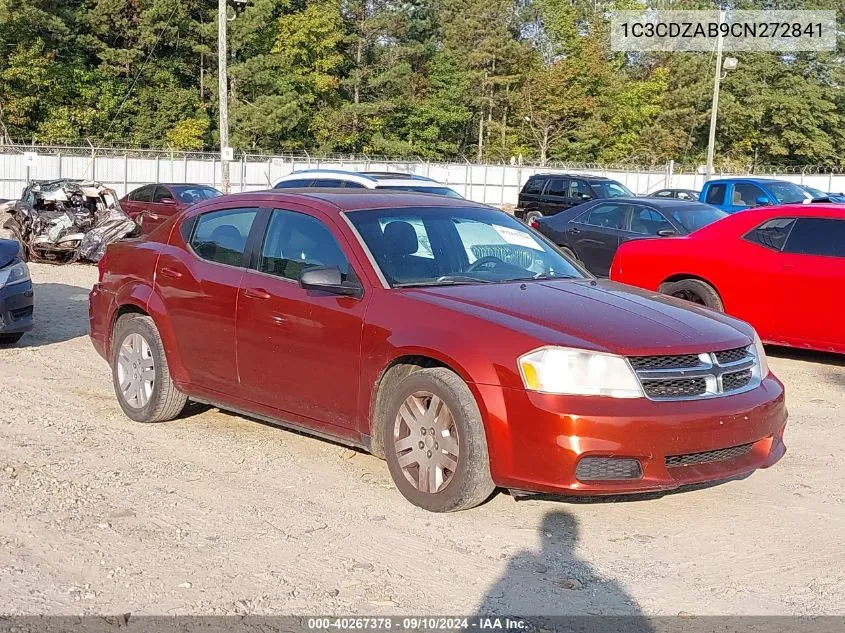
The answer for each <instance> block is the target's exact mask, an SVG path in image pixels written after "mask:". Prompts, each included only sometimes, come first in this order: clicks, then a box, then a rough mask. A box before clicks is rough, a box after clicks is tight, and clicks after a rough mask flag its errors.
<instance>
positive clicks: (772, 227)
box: [745, 218, 795, 251]
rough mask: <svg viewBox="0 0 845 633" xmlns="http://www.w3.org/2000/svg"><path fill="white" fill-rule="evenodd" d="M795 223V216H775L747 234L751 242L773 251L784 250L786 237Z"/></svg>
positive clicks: (746, 237)
mask: <svg viewBox="0 0 845 633" xmlns="http://www.w3.org/2000/svg"><path fill="white" fill-rule="evenodd" d="M794 224H795V218H775V219H774V220H769V221H767V222H763V224H761V225H760V226H758V227H757V228H756V229H754V230H753V231H751V232H750V233H748V234H747V235H746V236H745V239H747V240H748V241H749V242H754V243H755V244H759V245H760V246H765V247H766V248H770V249H772V250H773V251H782V250H783V245H784V244H786V238H787V237H789V232H790V231H791V230H792V227H793V225H794Z"/></svg>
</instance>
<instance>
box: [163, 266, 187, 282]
mask: <svg viewBox="0 0 845 633" xmlns="http://www.w3.org/2000/svg"><path fill="white" fill-rule="evenodd" d="M161 274H162V275H164V276H165V277H170V278H171V279H179V278H180V277H181V276H182V273H180V272H179V271H178V270H173V269H172V268H162V269H161Z"/></svg>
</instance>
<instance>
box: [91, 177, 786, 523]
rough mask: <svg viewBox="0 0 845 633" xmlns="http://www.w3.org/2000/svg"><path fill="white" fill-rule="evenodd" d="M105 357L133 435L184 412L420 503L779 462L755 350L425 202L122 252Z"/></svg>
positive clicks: (299, 203)
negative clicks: (364, 462) (293, 438)
mask: <svg viewBox="0 0 845 633" xmlns="http://www.w3.org/2000/svg"><path fill="white" fill-rule="evenodd" d="M90 320H91V338H92V340H93V342H94V345H95V346H96V348H97V350H98V352H99V353H100V354H101V355H102V356H103V357H104V358H105V359H107V360H108V362H109V363H110V365H111V368H112V377H113V381H114V386H115V391H116V394H117V399H118V402H119V403H120V406H121V407H122V408H123V410H124V411H125V412H126V414H127V415H128V416H129V417H130V418H132V419H133V420H137V421H141V422H157V421H164V420H169V419H172V418H173V417H175V416H176V415H178V414H179V412H180V411H181V410H182V409H183V407H184V406H185V403H186V401H187V400H188V399H189V398H190V399H191V400H196V401H200V402H206V403H213V404H214V405H217V406H219V407H221V408H225V409H229V410H232V411H236V412H243V413H244V414H248V415H250V416H253V417H257V418H260V419H264V420H268V421H272V422H275V423H278V424H280V425H283V426H287V427H292V428H297V429H304V430H306V431H308V432H310V433H313V434H315V435H318V436H323V437H328V438H331V439H334V440H336V441H340V442H345V443H347V444H350V445H354V446H359V447H362V448H364V449H366V450H368V451H371V452H372V453H374V454H375V455H377V456H380V457H384V458H386V459H387V463H388V467H389V470H390V473H391V475H392V477H393V480H394V482H395V483H396V486H397V487H398V488H399V490H400V491H401V492H402V494H403V495H405V497H406V498H407V499H409V500H410V501H411V502H412V503H415V504H417V505H419V506H421V507H423V508H427V509H429V510H433V511H449V510H459V509H462V508H469V507H472V506H474V505H477V504H479V503H481V502H483V501H484V500H485V499H486V498H487V497H488V496H489V495H490V494H491V493H492V491H493V490H494V487H495V486H501V487H505V488H509V489H511V490H512V491H515V492H517V493H521V492H524V491H539V492H551V493H569V494H581V495H596V494H611V493H614V494H615V493H624V492H641V491H654V490H667V489H672V488H677V487H679V486H681V485H684V484H691V483H697V482H705V481H714V480H721V479H727V478H732V477H737V476H740V475H744V474H747V473H749V472H751V471H753V470H755V469H757V468H765V467H767V466H771V465H772V464H774V463H775V462H777V461H778V460H779V459H780V458H781V456H782V455H783V454H784V451H785V449H784V444H783V441H782V437H783V430H784V426H785V424H786V408H785V406H784V391H783V386H782V385H781V383H780V382H779V381H778V380H777V378H775V376H774V375H773V374H772V373H771V372H770V371H769V368H768V365H767V363H766V355H765V352H764V351H763V348H762V346H761V344H760V341H759V339H758V338H757V336H756V334H755V332H754V330H753V329H752V328H751V327H750V326H748V325H747V324H745V323H743V322H741V321H737V320H736V319H733V318H731V317H728V316H725V315H721V314H717V313H715V312H712V311H710V310H706V309H704V308H700V307H697V306H694V305H691V304H689V303H687V302H684V301H680V300H678V299H674V298H671V297H662V296H660V295H655V294H654V293H652V292H645V291H640V290H636V289H633V288H628V287H626V286H621V285H618V284H615V283H613V282H609V281H597V280H596V279H594V278H593V277H591V276H590V275H589V274H588V273H586V272H585V271H583V270H582V269H581V268H580V267H579V266H578V265H577V264H574V263H572V262H571V261H569V260H568V259H566V258H565V257H563V256H562V255H561V254H560V252H559V251H557V250H556V249H555V247H554V246H552V245H551V244H550V243H548V242H546V241H545V239H544V238H543V237H541V236H540V235H539V234H538V233H536V232H534V231H533V230H531V229H530V228H528V227H526V226H524V225H523V224H522V223H520V222H519V221H517V220H515V219H514V218H512V217H511V216H509V215H507V214H505V213H503V212H501V211H497V210H495V209H491V208H489V207H485V206H482V205H479V204H476V203H473V202H469V201H463V200H455V199H451V198H445V197H438V196H430V195H425V194H404V193H401V194H399V193H392V192H391V193H380V192H374V191H360V192H359V191H355V190H346V191H345V190H342V189H340V190H337V189H334V190H319V189H315V190H311V191H309V192H307V193H284V192H281V191H278V192H276V191H269V192H260V193H254V194H240V195H234V196H226V197H223V198H218V199H214V200H208V201H206V202H203V203H200V204H198V205H195V206H193V207H191V208H190V209H188V210H187V211H185V212H183V213H181V214H179V215H177V216H175V217H173V218H172V219H170V220H168V221H166V222H164V223H163V224H162V225H160V226H159V227H158V228H156V229H155V230H154V231H152V233H150V234H149V235H148V236H147V237H146V238H144V239H141V240H137V241H127V242H121V243H117V244H112V245H110V246H109V248H108V251H107V252H106V256H105V258H104V259H103V260H102V261H101V262H100V279H99V283H97V284H96V285H95V286H94V288H93V289H92V291H91V295H90Z"/></svg>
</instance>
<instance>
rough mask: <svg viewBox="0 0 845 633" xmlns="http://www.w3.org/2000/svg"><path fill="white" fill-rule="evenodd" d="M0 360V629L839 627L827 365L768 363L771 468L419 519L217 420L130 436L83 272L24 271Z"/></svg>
mask: <svg viewBox="0 0 845 633" xmlns="http://www.w3.org/2000/svg"><path fill="white" fill-rule="evenodd" d="M31 270H32V274H33V277H34V281H35V288H36V319H37V329H36V330H35V331H34V332H32V333H30V334H29V335H27V336H26V337H24V339H23V340H22V341H21V342H20V344H19V345H18V347H16V348H13V349H4V350H0V612H1V613H5V614H35V613H49V614H86V613H124V612H132V613H133V614H224V613H251V614H269V613H272V614H291V613H295V614H329V613H336V614H391V615H405V614H432V613H435V614H441V615H452V614H462V615H469V614H472V613H477V612H484V613H502V614H504V613H511V614H636V613H646V614H649V615H658V614H670V615H674V614H678V613H685V614H842V613H845V565H843V561H845V447H843V441H842V437H843V435H845V416H843V413H842V412H843V410H845V361H843V360H842V359H836V358H835V357H826V356H820V355H811V354H800V353H795V352H785V351H783V350H770V352H771V355H772V358H771V361H770V362H771V365H772V367H773V368H774V371H775V372H776V373H777V374H778V375H779V376H780V377H781V379H782V380H783V381H784V382H785V383H786V386H787V390H788V402H789V410H790V422H789V425H788V427H787V434H786V442H787V446H788V453H787V455H786V457H785V458H784V459H783V460H782V461H781V462H780V463H779V464H778V465H776V466H775V467H774V468H771V469H769V470H764V471H760V472H758V473H756V474H754V475H752V476H751V477H749V478H747V479H745V480H742V481H735V482H730V483H726V484H722V485H719V486H715V487H711V488H707V489H699V490H694V491H688V492H684V493H679V494H671V495H667V496H663V497H661V498H650V499H642V498H641V499H636V500H630V501H625V502H612V503H609V502H591V503H587V502H577V503H576V502H572V501H569V502H567V501H559V500H558V501H553V500H528V501H518V502H517V501H514V500H513V499H512V498H511V497H509V496H508V495H506V494H498V495H497V496H496V497H494V498H493V499H492V500H491V501H490V502H488V503H487V504H486V505H484V506H482V507H480V508H478V509H475V510H471V511H467V512H462V513H459V514H453V515H434V514H428V513H426V512H424V511H422V510H418V509H416V508H414V507H413V506H411V505H410V504H408V503H407V502H406V501H404V499H403V498H402V497H401V496H400V495H399V493H398V492H397V491H396V490H395V489H394V487H393V484H392V483H391V481H390V478H389V475H388V473H387V468H386V467H385V464H384V463H383V462H381V461H379V460H377V459H375V458H373V457H371V456H368V455H365V454H362V453H358V452H355V451H352V450H349V449H346V448H343V447H340V446H336V445H334V444H331V443H327V442H325V441H321V440H317V439H312V438H309V437H306V436H303V435H299V434H295V433H291V432H288V431H284V430H280V429H277V428H274V427H271V426H267V425H263V424H260V423H257V422H254V421H251V420H248V419H245V418H243V417H239V416H237V415H231V414H228V413H224V412H221V411H218V410H216V409H202V408H197V409H196V410H194V411H192V412H191V413H190V414H188V415H186V416H184V417H183V418H182V419H179V420H177V421H174V422H170V423H165V424H153V425H143V424H137V423H134V422H131V421H130V420H129V419H127V418H126V417H125V416H124V415H123V414H122V413H121V411H120V408H119V407H118V405H117V402H116V401H115V397H114V394H113V392H112V385H111V380H110V375H109V370H108V367H107V366H106V363H105V362H103V361H102V360H101V359H100V357H99V356H97V354H96V353H95V352H94V349H93V348H92V346H91V344H90V342H89V341H88V337H87V293H88V289H89V288H90V286H91V285H92V283H94V281H95V279H96V274H97V271H96V268H95V267H93V266H82V265H73V266H66V267H53V266H46V265H33V266H31Z"/></svg>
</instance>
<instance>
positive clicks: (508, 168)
mask: <svg viewBox="0 0 845 633" xmlns="http://www.w3.org/2000/svg"><path fill="white" fill-rule="evenodd" d="M24 150H26V151H34V152H36V153H37V155H36V156H34V157H31V156H30V157H29V159H27V158H26V157H25V155H24V153H23V151H24ZM29 163H31V164H29ZM314 168H321V169H346V170H361V171H397V172H404V173H409V174H417V175H420V176H428V177H429V178H434V179H435V180H438V181H440V182H443V183H445V184H447V185H449V186H450V187H452V188H453V189H455V191H457V192H458V193H460V194H461V195H463V196H464V197H466V198H469V199H471V200H475V201H477V202H486V203H488V204H493V205H497V206H503V205H515V204H516V202H517V196H518V194H519V190H520V189H521V188H522V185H523V184H524V183H525V181H526V180H527V179H528V177H529V176H531V175H532V174H535V173H538V172H544V173H548V172H560V173H563V172H566V173H589V174H595V175H602V176H608V177H610V178H614V179H616V180H618V181H620V182H622V183H624V184H625V185H626V186H627V187H628V188H629V189H631V190H632V191H634V192H635V193H638V194H643V193H649V192H652V191H655V190H657V189H662V188H664V187H678V188H684V189H696V190H698V189H701V186H702V185H703V184H704V176H703V175H702V174H698V173H672V172H671V169H670V168H669V167H668V166H667V168H666V169H663V170H636V169H630V170H628V169H624V168H619V169H606V168H600V167H599V168H595V169H587V168H577V167H572V168H565V169H564V168H561V169H553V168H541V167H534V166H531V167H529V166H521V165H477V164H469V163H430V162H421V161H417V162H413V161H393V160H381V159H375V160H372V159H368V158H358V159H343V158H310V157H307V156H282V157H267V156H256V155H243V156H241V157H240V158H239V159H237V160H235V161H234V162H231V163H230V181H231V185H232V191H233V192H240V191H256V190H261V189H267V188H268V187H270V186H271V185H272V183H273V182H274V181H275V180H276V179H277V178H280V177H281V176H284V175H286V174H289V173H290V172H292V171H295V170H301V169H314ZM721 175H728V174H721ZM730 175H744V174H730ZM757 177H764V178H777V179H782V180H789V181H792V182H796V183H800V184H806V185H809V186H812V187H816V188H818V189H821V190H823V191H835V192H840V191H845V174H834V173H830V174H827V173H824V174H819V173H814V174H809V173H769V174H766V175H764V176H761V175H759V174H758V175H757ZM55 178H88V179H91V180H97V181H99V182H102V183H103V184H105V185H107V186H110V187H112V188H113V189H115V190H116V191H117V193H118V194H119V195H121V196H122V195H124V194H125V193H127V192H129V191H131V190H132V189H135V188H136V187H139V186H141V185H144V184H148V183H152V182H190V183H198V184H207V185H212V186H216V187H219V186H220V183H221V180H222V178H221V168H220V161H219V160H218V159H217V158H214V157H212V156H211V155H202V154H181V155H176V156H172V155H165V154H155V153H154V152H148V153H143V152H138V151H131V152H127V153H125V154H121V153H120V150H115V149H103V150H97V151H96V152H93V153H92V152H91V151H90V150H86V149H84V148H44V147H42V148H31V147H26V148H21V147H14V148H8V147H7V148H2V147H0V198H8V199H12V198H18V197H19V196H20V194H21V191H22V189H23V188H24V187H25V186H26V184H27V182H28V181H29V180H47V179H55Z"/></svg>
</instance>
